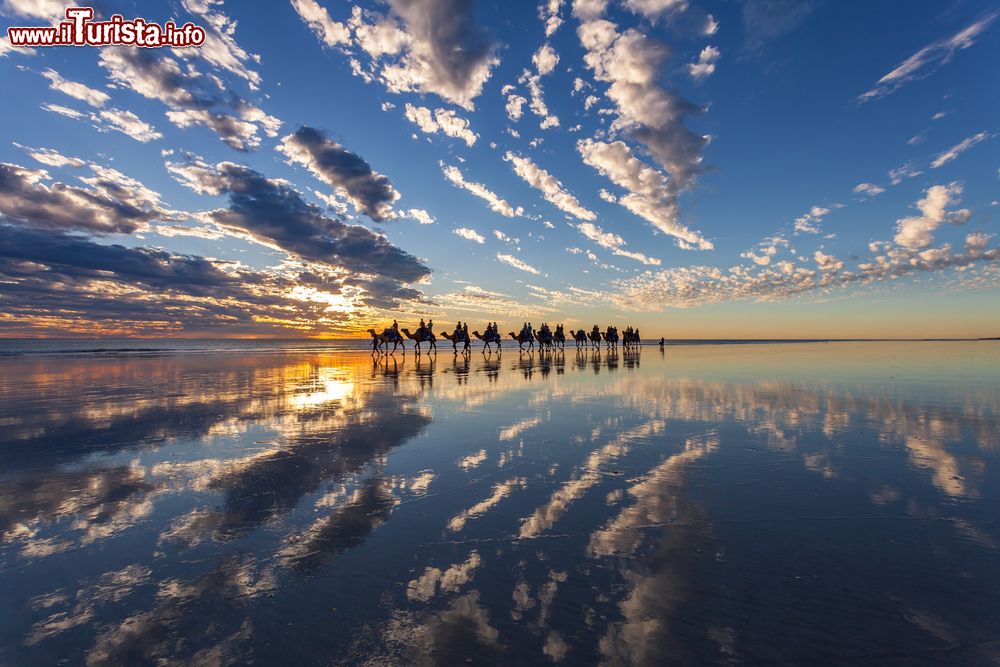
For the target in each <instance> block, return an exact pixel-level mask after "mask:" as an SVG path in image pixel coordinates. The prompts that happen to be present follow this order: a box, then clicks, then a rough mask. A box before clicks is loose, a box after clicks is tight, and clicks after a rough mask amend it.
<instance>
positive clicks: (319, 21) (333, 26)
mask: <svg viewBox="0 0 1000 667" xmlns="http://www.w3.org/2000/svg"><path fill="white" fill-rule="evenodd" d="M292 7H293V8H294V9H295V11H296V12H298V14H299V16H301V17H302V20H303V21H305V22H306V25H308V26H309V29H310V30H312V31H313V33H314V34H315V35H316V36H317V37H318V38H319V40H320V41H321V42H323V44H325V45H326V46H337V45H338V44H347V43H348V42H350V41H351V31H350V30H348V29H347V26H345V25H344V24H343V23H338V22H337V21H334V20H333V19H331V18H330V14H329V13H328V12H327V11H326V9H325V8H323V7H321V6H320V5H319V3H317V2H316V0H292Z"/></svg>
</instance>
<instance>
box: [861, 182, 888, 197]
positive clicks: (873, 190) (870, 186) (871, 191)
mask: <svg viewBox="0 0 1000 667" xmlns="http://www.w3.org/2000/svg"><path fill="white" fill-rule="evenodd" d="M883 192H885V188H883V187H881V186H878V185H875V184H874V183H858V184H857V185H855V186H854V193H855V194H859V195H865V196H868V197H874V196H875V195H880V194H882V193H883Z"/></svg>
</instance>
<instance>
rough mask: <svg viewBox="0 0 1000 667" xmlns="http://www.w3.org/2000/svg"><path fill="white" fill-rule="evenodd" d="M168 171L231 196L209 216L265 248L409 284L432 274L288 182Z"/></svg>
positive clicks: (196, 168)
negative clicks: (326, 213) (324, 209)
mask: <svg viewBox="0 0 1000 667" xmlns="http://www.w3.org/2000/svg"><path fill="white" fill-rule="evenodd" d="M292 136H294V135H292ZM167 168H168V170H169V171H170V172H171V173H172V174H173V175H174V176H175V178H177V180H178V181H179V182H181V183H182V184H184V185H186V186H188V187H190V188H192V189H193V190H195V191H196V192H199V193H202V194H210V195H220V194H225V195H228V196H229V207H228V208H225V209H217V210H214V211H209V212H208V213H206V214H204V217H205V218H206V219H207V220H208V221H210V222H212V223H214V224H216V225H218V226H219V227H221V228H224V229H229V230H233V231H235V232H237V233H239V232H245V233H246V234H248V235H249V236H250V237H251V238H252V239H254V240H256V241H257V242H259V243H263V244H265V245H269V246H273V247H278V248H281V249H282V250H284V251H286V252H289V253H292V254H293V255H296V256H298V257H300V258H302V259H304V260H308V261H314V262H322V263H325V264H327V265H329V266H332V267H337V268H340V269H343V270H344V271H347V272H355V273H360V274H364V275H366V276H380V277H384V278H388V279H392V280H398V281H403V282H407V283H413V282H416V281H419V280H421V279H423V278H426V277H427V276H428V275H429V274H430V270H429V269H428V268H427V267H426V266H424V264H423V263H422V262H420V260H418V259H417V258H416V257H414V256H412V255H410V254H409V253H407V252H405V251H403V250H401V249H400V248H398V247H396V246H395V245H393V244H392V243H390V242H389V241H388V239H386V238H385V237H384V236H381V235H379V234H376V233H374V232H372V231H371V230H369V229H367V228H365V227H362V226H361V225H348V224H345V223H343V222H341V221H339V220H334V219H332V218H329V217H327V216H324V215H323V214H322V213H321V211H320V209H319V208H318V207H317V206H314V205H312V204H309V203H307V202H306V201H305V200H303V199H302V196H301V195H300V194H299V193H298V192H296V191H295V190H293V189H292V188H291V187H290V186H289V185H288V184H287V183H286V182H284V181H280V180H273V179H269V178H266V177H265V176H263V175H262V174H260V173H259V172H256V171H254V170H253V169H250V168H249V167H244V166H241V165H238V164H234V163H232V162H220V163H218V164H217V165H214V166H212V165H208V164H205V163H203V162H197V161H195V162H186V163H167Z"/></svg>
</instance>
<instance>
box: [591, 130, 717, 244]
mask: <svg viewBox="0 0 1000 667" xmlns="http://www.w3.org/2000/svg"><path fill="white" fill-rule="evenodd" d="M576 147H577V150H578V151H579V152H580V155H582V156H583V161H584V162H585V163H587V164H588V165H590V166H591V167H593V168H594V169H597V170H598V171H599V172H600V173H601V174H603V175H604V176H606V177H607V178H608V179H609V180H611V182H612V183H614V184H615V185H618V186H619V187H622V188H625V189H626V190H628V191H629V194H627V195H625V196H623V197H621V198H619V199H618V203H619V204H621V205H622V206H624V207H625V208H626V209H628V210H629V211H631V212H632V213H633V214H635V215H637V216H639V217H640V218H644V219H645V220H647V221H649V222H650V223H651V224H652V225H653V226H654V227H656V228H657V229H659V230H660V231H661V232H663V233H664V234H668V235H670V236H673V237H675V238H676V239H677V240H678V244H679V245H680V246H681V247H682V248H691V247H697V248H699V249H701V250H711V249H712V247H713V246H712V243H711V242H710V241H708V240H706V239H705V238H703V237H702V236H701V234H699V233H698V232H695V231H693V230H691V229H688V228H687V227H685V226H684V225H682V224H680V222H679V221H678V217H679V212H678V208H677V202H676V198H675V196H674V194H673V192H672V191H671V189H670V187H669V184H668V181H667V177H666V176H664V175H663V174H661V173H660V172H658V171H656V170H655V169H653V168H652V167H650V166H648V165H646V164H644V163H643V162H642V161H641V160H639V159H638V158H637V157H635V156H634V155H633V154H632V151H631V149H629V147H628V146H626V145H625V143H624V142H621V141H615V142H613V143H605V142H601V141H595V140H593V139H581V140H580V141H578V142H577V144H576Z"/></svg>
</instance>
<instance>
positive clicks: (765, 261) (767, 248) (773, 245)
mask: <svg viewBox="0 0 1000 667" xmlns="http://www.w3.org/2000/svg"><path fill="white" fill-rule="evenodd" d="M781 247H784V248H788V247H789V243H788V239H786V238H785V237H783V236H772V237H770V238H767V239H764V240H763V241H762V242H760V243H758V244H757V246H756V247H755V249H754V250H748V251H747V252H743V253H740V257H743V258H744V259H749V260H750V261H752V262H753V263H754V264H756V265H758V266H767V265H769V264H770V263H771V261H772V260H773V259H774V257H775V256H776V255H777V254H778V249H779V248H781Z"/></svg>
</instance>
